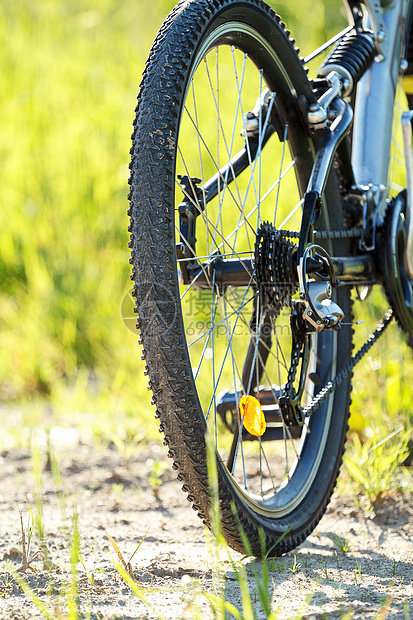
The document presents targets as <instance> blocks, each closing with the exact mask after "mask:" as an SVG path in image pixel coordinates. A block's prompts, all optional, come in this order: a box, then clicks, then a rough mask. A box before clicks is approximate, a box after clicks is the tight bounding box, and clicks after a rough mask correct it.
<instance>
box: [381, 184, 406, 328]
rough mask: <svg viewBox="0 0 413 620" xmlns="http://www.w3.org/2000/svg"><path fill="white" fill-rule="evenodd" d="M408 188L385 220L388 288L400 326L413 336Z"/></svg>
mask: <svg viewBox="0 0 413 620" xmlns="http://www.w3.org/2000/svg"><path fill="white" fill-rule="evenodd" d="M406 201H407V196H406V190H403V191H402V192H400V194H399V195H398V196H397V197H396V198H395V199H393V200H392V202H391V203H390V205H389V207H388V209H387V212H386V217H385V222H384V231H385V235H384V278H383V284H384V289H385V292H386V295H387V298H388V301H389V303H390V305H391V307H392V308H393V312H394V316H395V317H396V320H397V322H398V323H399V325H400V327H401V328H402V329H403V330H404V331H406V332H407V333H408V334H410V335H411V336H412V335H413V280H410V279H409V277H408V275H407V273H406V269H405V266H404V254H405V249H406V244H407V226H406V218H405V213H406V207H407V202H406Z"/></svg>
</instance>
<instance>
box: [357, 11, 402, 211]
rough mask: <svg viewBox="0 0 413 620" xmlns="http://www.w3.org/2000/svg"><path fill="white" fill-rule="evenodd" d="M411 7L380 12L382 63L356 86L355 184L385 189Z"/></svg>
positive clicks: (375, 66)
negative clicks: (394, 108)
mask: <svg viewBox="0 0 413 620" xmlns="http://www.w3.org/2000/svg"><path fill="white" fill-rule="evenodd" d="M412 6H413V2H412V0H395V2H394V3H393V4H392V6H391V7H390V8H389V9H388V10H386V12H384V14H383V21H384V24H385V29H386V38H385V40H384V42H383V52H384V55H385V58H384V60H383V61H382V62H375V63H373V65H372V66H371V67H370V69H369V70H368V71H367V73H366V74H365V75H364V76H363V77H362V78H361V80H360V82H359V83H358V85H357V94H356V106H355V110H354V123H353V140H352V143H353V146H352V164H353V172H354V176H355V180H356V183H357V184H358V185H366V186H367V185H369V184H370V183H371V184H374V185H383V186H384V187H386V188H387V185H388V183H387V181H388V171H389V153H390V145H391V136H392V118H393V114H392V112H393V106H394V99H395V94H396V87H397V81H398V77H399V75H400V59H401V53H402V47H403V42H404V38H405V29H406V23H407V21H408V17H409V15H410V11H411V10H412ZM369 22H370V20H369ZM369 22H368V23H367V25H368V26H369V25H370V24H369ZM383 204H384V203H383V202H382V205H383ZM381 215H383V213H381Z"/></svg>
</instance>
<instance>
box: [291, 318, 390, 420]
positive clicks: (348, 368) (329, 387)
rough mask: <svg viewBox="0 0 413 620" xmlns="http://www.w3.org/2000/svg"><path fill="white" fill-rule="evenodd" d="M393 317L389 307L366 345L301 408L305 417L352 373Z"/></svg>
mask: <svg viewBox="0 0 413 620" xmlns="http://www.w3.org/2000/svg"><path fill="white" fill-rule="evenodd" d="M392 318H393V310H392V309H389V310H388V311H387V312H386V314H385V315H384V317H383V319H382V320H381V321H379V323H378V324H377V327H376V329H375V331H374V332H373V333H372V334H371V335H370V336H369V337H368V339H367V341H366V342H365V343H364V345H363V346H362V347H361V348H360V349H359V350H358V351H357V353H356V355H354V356H353V357H352V358H351V359H350V360H349V361H348V362H347V364H346V365H345V366H344V368H343V369H342V370H341V371H340V372H339V373H338V375H336V376H335V377H334V379H333V380H332V381H329V382H328V383H327V384H326V385H325V386H324V387H323V388H322V389H321V390H320V391H319V392H318V394H317V396H315V397H314V398H313V400H312V401H311V403H310V404H309V405H307V407H303V408H302V409H301V414H302V417H303V419H304V418H306V417H310V416H311V415H312V414H313V413H314V411H315V410H316V409H318V407H319V406H320V405H321V404H322V403H323V402H324V401H325V400H326V399H327V398H328V397H329V396H330V394H332V392H334V391H335V390H336V389H337V388H338V386H339V385H340V383H342V382H343V381H344V379H345V378H346V377H347V376H348V375H350V374H351V372H352V371H353V368H354V367H355V366H356V364H358V363H359V361H360V360H361V359H362V358H363V357H364V356H365V355H366V353H368V351H369V350H370V349H371V347H372V346H373V344H375V343H376V342H377V340H378V339H379V338H380V336H381V335H382V334H383V333H384V331H385V329H386V328H387V327H388V326H389V324H390V322H391V320H392Z"/></svg>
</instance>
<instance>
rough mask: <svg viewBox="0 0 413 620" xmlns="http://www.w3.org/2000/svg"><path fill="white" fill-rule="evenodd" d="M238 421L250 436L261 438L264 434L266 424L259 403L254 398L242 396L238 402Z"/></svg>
mask: <svg viewBox="0 0 413 620" xmlns="http://www.w3.org/2000/svg"><path fill="white" fill-rule="evenodd" d="M239 414H240V419H241V421H242V422H243V423H244V426H245V428H246V430H247V431H248V432H249V433H250V435H254V436H255V437H261V436H262V435H263V434H264V433H265V429H266V422H265V416H264V412H263V410H262V407H261V405H260V403H259V401H258V400H257V399H256V398H255V397H254V396H243V397H242V398H241V400H240V401H239Z"/></svg>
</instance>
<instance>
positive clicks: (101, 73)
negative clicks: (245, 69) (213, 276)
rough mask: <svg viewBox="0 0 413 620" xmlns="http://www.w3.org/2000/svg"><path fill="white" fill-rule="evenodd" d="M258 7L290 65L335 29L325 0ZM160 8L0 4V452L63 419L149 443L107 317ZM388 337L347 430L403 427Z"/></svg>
mask: <svg viewBox="0 0 413 620" xmlns="http://www.w3.org/2000/svg"><path fill="white" fill-rule="evenodd" d="M270 4H271V5H272V6H273V7H274V8H275V9H276V11H277V12H278V13H280V14H281V15H282V17H283V19H284V20H285V21H286V23H287V24H288V27H289V29H290V30H291V33H292V35H293V36H294V37H295V38H296V40H297V44H299V45H300V48H301V53H302V55H304V56H305V55H307V54H308V53H309V52H310V51H311V50H312V49H314V48H315V47H316V46H317V45H318V44H320V43H321V42H322V41H323V40H325V39H326V37H328V36H330V35H332V34H334V33H335V32H337V31H338V30H340V29H341V28H342V27H344V26H345V20H344V11H343V8H342V5H341V3H340V2H339V0H326V1H323V2H322V1H321V0H301V2H300V10H299V12H297V10H296V6H295V5H294V3H291V2H289V1H288V0H280V1H277V2H270ZM173 5H174V2H173V1H172V0H124V1H119V0H93V1H92V0H72V1H71V2H66V1H64V0H36V1H35V2H33V1H32V0H2V2H1V4H0V36H1V41H2V45H1V47H0V54H1V72H0V109H1V140H0V166H1V172H2V175H1V178H2V184H1V198H0V201H1V212H2V217H1V226H0V277H1V280H0V282H1V286H0V325H1V329H0V399H1V405H2V406H1V409H0V413H1V416H2V425H3V430H4V433H3V438H2V439H0V447H1V445H2V442H3V443H4V442H6V441H7V439H5V437H6V438H7V433H8V432H9V433H11V434H14V436H15V434H16V428H18V429H20V428H21V427H24V428H29V427H34V426H35V425H36V424H39V423H40V424H43V425H48V424H49V425H51V424H55V423H58V422H59V421H60V422H61V421H62V420H67V419H69V420H70V423H76V424H82V423H83V424H85V425H92V426H93V429H94V432H95V433H96V434H97V435H99V433H101V435H102V436H106V437H108V436H111V434H112V435H113V434H115V435H116V434H119V433H121V434H122V436H123V437H133V438H142V439H143V438H147V439H149V438H152V437H155V436H157V432H156V424H155V423H154V421H153V411H152V408H151V407H150V404H149V401H150V397H149V395H148V392H147V390H146V385H147V382H146V379H145V378H144V377H143V372H142V370H143V366H142V363H141V361H140V353H139V348H138V345H137V338H136V335H135V334H134V333H133V331H132V330H128V329H127V328H126V327H125V325H124V323H123V322H122V320H121V311H120V308H121V304H122V301H123V303H124V308H125V309H126V310H127V309H128V308H129V309H130V308H131V304H130V297H129V296H128V295H127V292H128V290H129V289H130V281H129V274H130V267H129V264H128V258H129V251H128V249H127V240H128V235H127V231H126V228H127V224H128V221H127V216H126V209H127V199H126V195H127V191H128V189H127V178H128V163H129V148H130V133H131V125H132V120H133V116H134V113H133V109H134V106H135V101H136V94H137V91H138V85H139V82H140V76H141V73H142V70H143V66H144V62H145V58H146V56H147V53H148V51H149V48H150V45H151V42H152V40H153V38H154V37H155V35H156V32H157V30H158V28H159V26H160V25H161V22H162V20H163V19H164V17H165V16H166V14H167V13H168V11H169V10H170V9H171V8H172V7H173ZM297 13H299V14H298V15H297ZM327 24H328V28H327ZM125 294H126V297H125ZM377 314H378V315H379V314H380V312H378V313H377ZM363 329H364V328H363ZM366 329H367V328H366ZM390 329H391V330H392V331H391V334H390V333H389V335H386V336H385V337H384V339H383V343H382V345H381V348H376V349H375V350H374V351H373V353H372V356H373V357H371V358H369V360H370V361H369V360H367V361H366V362H365V363H364V365H363V367H362V369H361V372H357V373H356V383H355V386H356V389H355V392H354V398H353V403H354V406H353V409H354V410H355V411H356V414H355V415H354V416H353V421H354V425H355V426H356V427H357V428H358V429H359V430H363V431H364V432H368V428H369V425H370V424H371V420H372V419H376V420H378V419H379V420H382V421H383V423H384V424H386V425H387V426H388V427H389V428H393V427H394V426H395V425H397V424H398V423H399V421H400V420H404V422H403V423H406V422H407V423H408V424H410V425H411V422H412V418H411V413H410V408H411V390H410V377H411V376H412V374H411V373H412V370H413V365H412V362H411V354H410V350H409V349H407V348H406V347H405V345H404V344H401V343H400V340H399V339H398V338H397V337H396V336H395V333H396V330H395V328H390ZM361 331H362V330H361ZM361 331H359V332H358V333H359V334H361ZM360 338H361V336H360ZM406 359H407V360H408V361H407V362H406V361H405V360H406ZM68 416H69V417H68ZM395 416H396V417H395ZM396 418H397V419H396ZM366 429H367V431H366ZM19 438H20V439H22V440H23V438H24V434H21V437H20V436H19Z"/></svg>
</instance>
